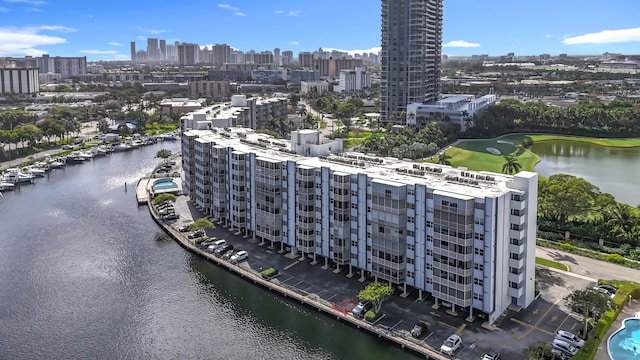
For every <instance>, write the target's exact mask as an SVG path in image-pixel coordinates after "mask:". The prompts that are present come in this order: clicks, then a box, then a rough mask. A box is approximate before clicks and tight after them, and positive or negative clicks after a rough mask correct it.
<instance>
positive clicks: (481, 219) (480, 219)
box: [474, 217, 484, 225]
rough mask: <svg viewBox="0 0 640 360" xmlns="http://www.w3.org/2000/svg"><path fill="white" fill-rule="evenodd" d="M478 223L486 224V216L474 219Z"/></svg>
mask: <svg viewBox="0 0 640 360" xmlns="http://www.w3.org/2000/svg"><path fill="white" fill-rule="evenodd" d="M474 223H475V224H476V225H484V218H481V217H478V218H475V219H474Z"/></svg>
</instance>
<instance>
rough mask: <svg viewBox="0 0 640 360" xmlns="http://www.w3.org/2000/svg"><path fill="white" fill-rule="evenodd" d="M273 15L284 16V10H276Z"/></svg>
mask: <svg viewBox="0 0 640 360" xmlns="http://www.w3.org/2000/svg"><path fill="white" fill-rule="evenodd" d="M273 13H274V14H284V10H276V11H274V12H273Z"/></svg>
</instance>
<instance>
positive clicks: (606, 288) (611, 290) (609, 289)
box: [593, 284, 618, 298]
mask: <svg viewBox="0 0 640 360" xmlns="http://www.w3.org/2000/svg"><path fill="white" fill-rule="evenodd" d="M593 289H594V290H598V291H600V292H602V293H603V294H607V296H609V297H610V298H613V297H614V296H615V295H616V292H618V289H616V288H615V287H613V286H611V285H606V284H602V285H596V286H594V287H593Z"/></svg>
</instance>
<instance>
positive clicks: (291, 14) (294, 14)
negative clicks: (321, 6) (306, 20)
mask: <svg viewBox="0 0 640 360" xmlns="http://www.w3.org/2000/svg"><path fill="white" fill-rule="evenodd" d="M287 15H289V16H298V15H300V10H290V11H289V12H288V13H287Z"/></svg>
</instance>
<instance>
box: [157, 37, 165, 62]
mask: <svg viewBox="0 0 640 360" xmlns="http://www.w3.org/2000/svg"><path fill="white" fill-rule="evenodd" d="M159 60H167V40H162V39H161V40H160V59H159Z"/></svg>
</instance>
